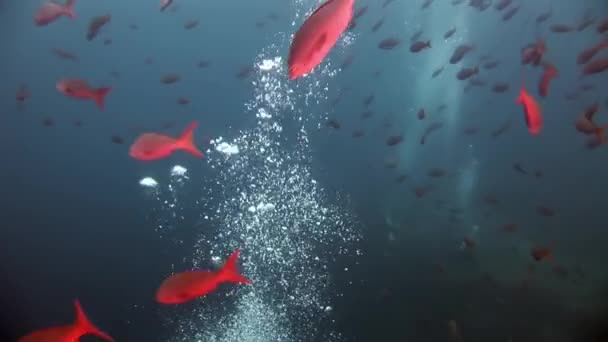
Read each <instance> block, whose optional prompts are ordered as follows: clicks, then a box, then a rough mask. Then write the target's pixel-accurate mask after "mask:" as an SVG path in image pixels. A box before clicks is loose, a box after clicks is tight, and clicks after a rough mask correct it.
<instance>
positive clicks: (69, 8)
mask: <svg viewBox="0 0 608 342" xmlns="http://www.w3.org/2000/svg"><path fill="white" fill-rule="evenodd" d="M75 4H76V0H68V2H67V3H66V4H65V15H67V16H68V17H70V18H72V19H74V18H76V13H74V5H75Z"/></svg>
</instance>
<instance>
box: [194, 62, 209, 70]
mask: <svg viewBox="0 0 608 342" xmlns="http://www.w3.org/2000/svg"><path fill="white" fill-rule="evenodd" d="M210 64H211V63H210V62H209V61H206V60H202V61H199V62H198V63H196V66H197V67H198V68H199V69H205V68H207V67H209V65H210Z"/></svg>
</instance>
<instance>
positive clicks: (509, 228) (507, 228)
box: [500, 223, 517, 233]
mask: <svg viewBox="0 0 608 342" xmlns="http://www.w3.org/2000/svg"><path fill="white" fill-rule="evenodd" d="M500 230H502V231H503V232H505V233H513V232H515V231H516V230H517V224H516V223H505V224H503V225H502V226H500Z"/></svg>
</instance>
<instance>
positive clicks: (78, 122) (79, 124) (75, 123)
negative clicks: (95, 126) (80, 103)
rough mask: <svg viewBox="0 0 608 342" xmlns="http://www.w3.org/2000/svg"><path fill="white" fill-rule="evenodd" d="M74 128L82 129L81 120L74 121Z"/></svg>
mask: <svg viewBox="0 0 608 342" xmlns="http://www.w3.org/2000/svg"><path fill="white" fill-rule="evenodd" d="M74 126H76V127H82V121H81V120H76V121H74Z"/></svg>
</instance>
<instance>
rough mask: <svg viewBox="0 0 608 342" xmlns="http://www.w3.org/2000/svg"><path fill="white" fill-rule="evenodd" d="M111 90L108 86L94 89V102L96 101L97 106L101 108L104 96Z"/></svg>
mask: <svg viewBox="0 0 608 342" xmlns="http://www.w3.org/2000/svg"><path fill="white" fill-rule="evenodd" d="M110 91H112V88H110V87H104V88H99V89H97V90H96V91H95V102H96V103H97V107H99V109H101V110H103V104H104V102H105V100H106V96H107V95H108V94H109V93H110Z"/></svg>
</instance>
